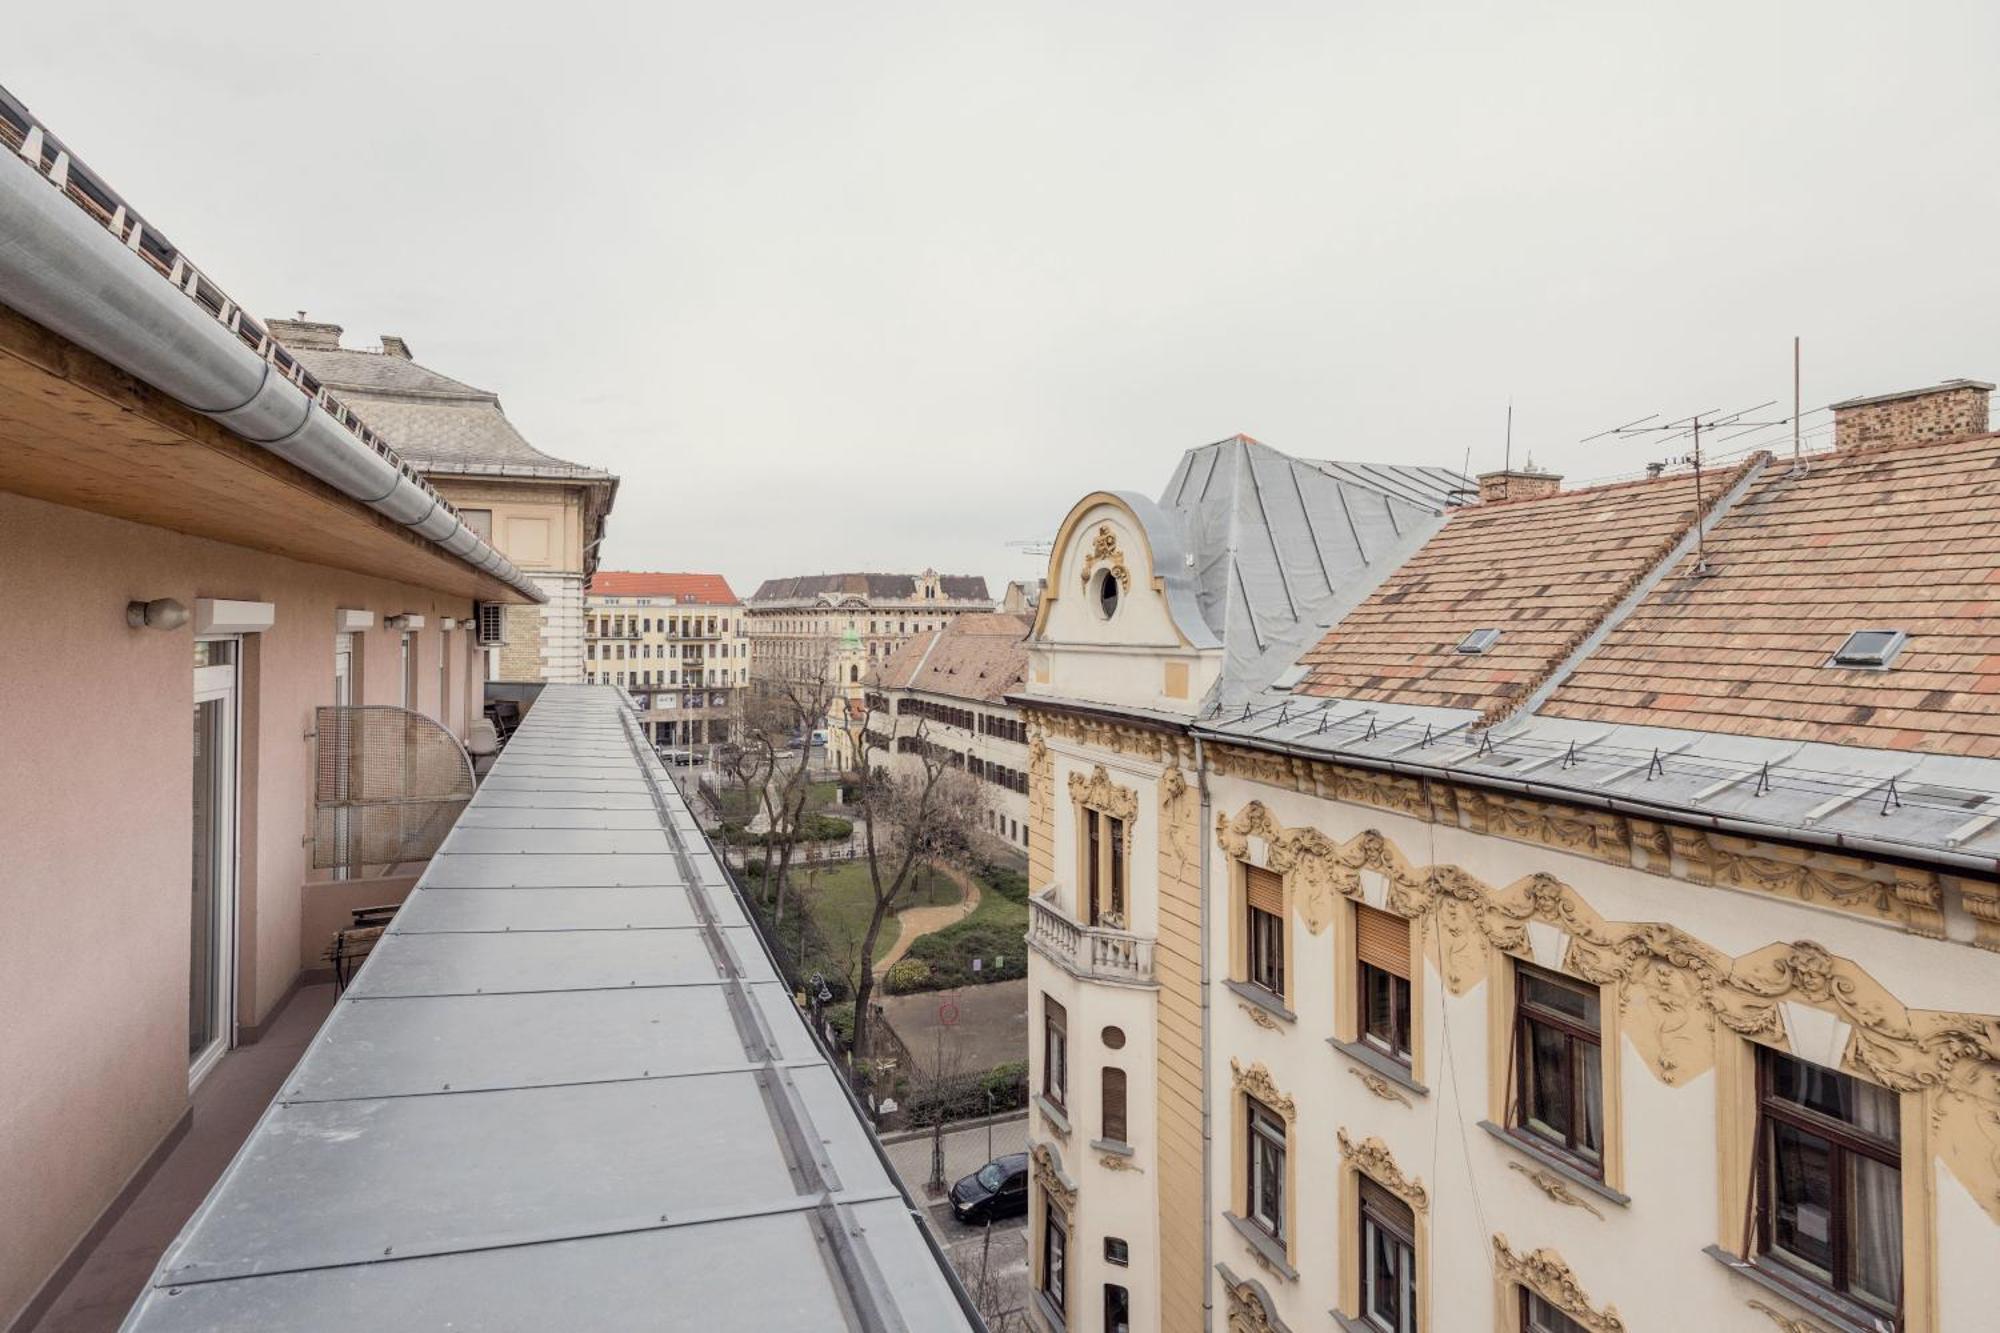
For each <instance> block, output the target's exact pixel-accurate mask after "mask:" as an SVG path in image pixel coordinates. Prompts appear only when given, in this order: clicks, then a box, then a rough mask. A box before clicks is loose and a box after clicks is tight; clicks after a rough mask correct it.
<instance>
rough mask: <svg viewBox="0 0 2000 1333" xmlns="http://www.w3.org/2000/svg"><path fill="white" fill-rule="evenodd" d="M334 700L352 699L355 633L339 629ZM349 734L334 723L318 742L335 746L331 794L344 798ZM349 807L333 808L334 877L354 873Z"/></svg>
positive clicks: (335, 645)
mask: <svg viewBox="0 0 2000 1333" xmlns="http://www.w3.org/2000/svg"><path fill="white" fill-rule="evenodd" d="M333 702H334V706H335V707H337V708H345V707H347V706H348V705H349V704H352V703H353V702H354V636H353V635H352V634H350V633H346V632H342V633H337V634H335V635H334V636H333ZM347 735H348V732H347V728H346V725H345V724H344V723H343V724H342V725H341V726H339V727H336V728H335V731H334V734H333V735H332V736H321V737H320V738H319V743H320V744H321V745H331V746H333V747H335V749H336V763H337V767H336V768H335V770H334V773H335V778H334V781H335V783H336V784H337V785H336V789H335V791H334V797H335V798H336V799H337V800H340V801H343V802H344V801H346V800H347V795H348V783H349V779H350V774H349V773H348V766H349V759H348V756H347V753H346V747H345V745H344V744H343V742H344V741H345V740H346V738H347ZM348 818H349V815H348V809H347V806H346V805H344V804H343V805H341V806H339V807H337V808H336V809H335V810H334V812H333V845H334V846H335V847H336V848H338V849H339V852H340V862H339V864H338V865H336V866H334V868H333V877H334V878H335V879H347V878H349V877H350V876H352V875H353V874H354V867H353V866H350V865H349V864H347V843H348V837H349V826H348Z"/></svg>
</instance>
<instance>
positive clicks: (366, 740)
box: [313, 704, 473, 869]
mask: <svg viewBox="0 0 2000 1333" xmlns="http://www.w3.org/2000/svg"><path fill="white" fill-rule="evenodd" d="M316 713H317V718H316V721H315V724H314V730H315V732H316V733H317V735H318V738H319V753H318V759H317V762H316V771H315V775H314V783H313V805H314V810H313V865H314V866H316V867H320V868H322V869H324V868H327V867H331V866H355V867H359V866H370V865H392V864H394V863H396V862H398V861H424V860H428V859H430V857H431V855H432V854H433V853H435V852H436V851H437V849H438V845H439V844H440V843H442V842H443V841H444V838H445V835H446V834H447V833H449V832H451V828H452V825H453V824H455V823H457V822H458V815H459V812H460V811H461V810H463V809H465V805H466V802H468V801H470V800H471V799H472V791H473V780H472V760H471V759H470V758H469V757H468V756H467V755H466V753H465V747H464V746H462V745H460V744H459V743H458V738H457V737H456V736H453V735H452V734H451V733H450V732H449V731H446V730H445V729H444V727H442V726H441V725H439V724H438V722H437V721H436V720H435V719H433V718H428V717H425V716H424V715H423V714H422V713H414V712H411V711H410V710H409V709H407V708H392V707H390V706H388V705H386V704H367V705H353V706H344V707H330V708H321V709H318V710H316Z"/></svg>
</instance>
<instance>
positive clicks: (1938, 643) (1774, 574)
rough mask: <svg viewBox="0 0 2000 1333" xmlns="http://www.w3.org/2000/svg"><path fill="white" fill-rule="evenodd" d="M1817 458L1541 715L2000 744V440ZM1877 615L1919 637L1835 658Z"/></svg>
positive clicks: (1874, 624) (1851, 741) (1777, 468)
mask: <svg viewBox="0 0 2000 1333" xmlns="http://www.w3.org/2000/svg"><path fill="white" fill-rule="evenodd" d="M1808 462H1809V466H1808V468H1807V470H1806V473H1805V475H1804V476H1793V475H1791V474H1790V473H1789V471H1788V469H1787V468H1786V467H1785V466H1784V465H1782V464H1779V465H1773V466H1772V467H1771V468H1769V469H1768V470H1767V471H1766V473H1765V474H1764V475H1763V476H1761V477H1759V478H1758V479H1757V481H1756V482H1755V483H1754V484H1753V485H1752V486H1751V488H1750V490H1749V491H1748V492H1747V493H1746V494H1745V495H1744V496H1743V498H1742V499H1741V500H1740V501H1738V502H1737V504H1736V505H1735V507H1734V508H1732V509H1731V510H1730V511H1729V512H1728V513H1727V515H1726V516H1725V517H1724V518H1723V520H1722V521H1721V522H1720V523H1719V524H1717V525H1716V526H1715V527H1714V529H1713V530H1712V531H1711V532H1710V533H1709V534H1708V537H1707V540H1706V546H1707V558H1708V565H1709V571H1710V572H1709V573H1707V574H1706V575H1702V576H1699V577H1697V576H1696V575H1695V574H1694V573H1693V571H1692V569H1691V568H1690V567H1689V566H1688V565H1687V564H1685V563H1683V565H1682V566H1681V567H1679V568H1677V569H1675V570H1673V571H1671V572H1670V573H1669V574H1668V576H1667V577H1666V578H1665V579H1663V580H1662V581H1661V582H1660V584H1659V585H1658V586H1657V587H1656V588H1654V589H1653V590H1652V591H1651V592H1650V593H1649V594H1648V595H1647V597H1646V598H1645V600H1644V601H1642V602H1641V603H1640V604H1639V605H1638V606H1637V607H1636V608H1634V610H1633V612H1632V614H1631V615H1630V616H1629V617H1627V618H1626V619H1625V620H1624V621H1623V622H1622V623H1621V624H1620V625H1618V627H1617V628H1616V629H1614V630H1613V631H1612V632H1611V633H1610V634H1609V635H1608V636H1607V637H1606V638H1605V641H1604V642H1603V643H1602V644H1600V645H1599V646H1598V647H1597V648H1596V649H1595V650H1594V651H1593V652H1592V653H1591V654H1590V655H1589V656H1588V657H1586V658H1585V659H1584V660H1583V662H1582V663H1581V664H1580V665H1579V666H1578V668H1577V669H1576V671H1575V672H1574V673H1573V674H1572V675H1570V676H1569V677H1568V678H1567V679H1566V680H1565V681H1564V682H1563V683H1562V685H1561V686H1560V688H1558V689H1557V690H1556V691H1555V692H1554V693H1553V694H1552V695H1551V696H1550V698H1549V699H1548V701H1547V702H1546V703H1545V704H1544V705H1543V706H1542V707H1541V708H1540V709H1539V710H1538V711H1539V712H1540V713H1541V714H1543V715H1546V716H1554V717H1565V718H1578V719H1586V720H1592V721H1603V722H1617V723H1635V724H1649V725H1655V726H1678V727H1686V728H1690V729H1697V730H1704V731H1722V732H1731V733H1736V734H1741V735H1751V736H1765V737H1771V738H1776V739H1783V740H1811V741H1823V742H1829V743H1835V744H1844V745H1856V746H1867V747H1872V748H1880V749H1896V750H1912V751H1922V752H1929V753H1937V754H1952V755H1968V756H1979V757H2000V513H1996V507H2000V436H1993V435H1985V436H1980V437H1978V438H1974V439H1966V440H1957V441H1953V442H1950V443H1942V444H1929V443H1926V444H1909V445H1899V446H1893V447H1888V448H1870V449H1865V450H1856V451H1852V452H1841V453H1836V454H1832V455H1820V456H1816V457H1813V458H1811V459H1809V460H1808ZM1447 530H1448V529H1447ZM1875 628H1884V629H1900V630H1903V631H1904V632H1906V633H1907V634H1908V635H1909V640H1908V643H1907V645H1906V646H1905V647H1904V648H1903V650H1902V651H1901V652H1900V653H1899V654H1898V655H1897V656H1896V657H1895V658H1894V660H1893V661H1892V662H1891V663H1890V664H1889V666H1888V668H1887V669H1886V670H1872V669H1864V668H1851V667H1834V666H1829V665H1828V663H1829V662H1830V661H1831V659H1832V656H1833V654H1834V652H1835V650H1837V649H1838V648H1839V647H1840V646H1841V644H1842V643H1843V642H1844V641H1845V640H1846V638H1847V636H1848V635H1849V634H1851V633H1852V632H1853V631H1855V630H1859V629H1875ZM1475 660H1476V659H1475Z"/></svg>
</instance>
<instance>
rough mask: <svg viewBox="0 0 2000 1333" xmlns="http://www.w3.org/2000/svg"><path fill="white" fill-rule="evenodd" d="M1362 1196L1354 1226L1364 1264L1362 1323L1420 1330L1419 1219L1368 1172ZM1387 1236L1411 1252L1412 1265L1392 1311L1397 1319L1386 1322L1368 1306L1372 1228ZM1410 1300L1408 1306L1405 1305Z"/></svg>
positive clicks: (1392, 1330) (1386, 1332) (1403, 1331)
mask: <svg viewBox="0 0 2000 1333" xmlns="http://www.w3.org/2000/svg"><path fill="white" fill-rule="evenodd" d="M1360 1195H1361V1197H1360V1200H1359V1202H1358V1204H1357V1207H1358V1210H1359V1213H1360V1216H1359V1218H1358V1219H1357V1221H1358V1223H1359V1224H1358V1225H1357V1226H1356V1227H1355V1229H1354V1231H1355V1236H1356V1238H1357V1243H1358V1244H1359V1245H1360V1247H1361V1267H1360V1269H1359V1278H1360V1290H1359V1291H1358V1292H1357V1293H1356V1295H1357V1296H1358V1298H1359V1299H1358V1301H1357V1303H1356V1304H1357V1308H1358V1309H1359V1310H1360V1311H1361V1324H1362V1326H1363V1327H1365V1328H1370V1329H1375V1330H1378V1331H1379V1333H1419V1330H1418V1326H1417V1284H1418V1270H1417V1220H1416V1214H1415V1213H1414V1212H1412V1211H1411V1209H1410V1206H1409V1205H1408V1204H1406V1203H1404V1202H1403V1201H1402V1200H1401V1199H1398V1198H1397V1197H1396V1196H1395V1195H1393V1194H1391V1193H1389V1191H1388V1190H1385V1189H1383V1188H1382V1187H1381V1186H1380V1185H1378V1184H1376V1183H1375V1182H1374V1181H1372V1180H1370V1179H1369V1178H1368V1177H1367V1176H1362V1177H1361V1191H1360ZM1371 1227H1372V1228H1373V1229H1374V1231H1376V1232H1380V1233H1381V1234H1383V1235H1385V1236H1387V1237H1388V1238H1389V1239H1390V1240H1391V1241H1392V1242H1394V1243H1395V1244H1396V1245H1397V1246H1398V1247H1399V1248H1400V1249H1401V1250H1403V1251H1404V1252H1405V1253H1406V1254H1407V1255H1408V1257H1409V1258H1408V1262H1409V1267H1408V1269H1407V1270H1405V1272H1404V1274H1403V1277H1404V1281H1403V1284H1402V1286H1401V1287H1400V1288H1399V1289H1398V1290H1397V1292H1396V1302H1397V1308H1396V1310H1395V1311H1394V1312H1393V1314H1392V1318H1393V1319H1394V1321H1395V1322H1393V1323H1389V1322H1384V1320H1383V1318H1382V1317H1381V1316H1380V1315H1379V1314H1378V1313H1377V1312H1376V1311H1375V1310H1373V1309H1371V1308H1370V1306H1369V1295H1370V1290H1371V1289H1370V1279H1371V1277H1372V1275H1373V1272H1374V1269H1373V1266H1372V1265H1373V1261H1374V1255H1373V1254H1371V1253H1370V1245H1369V1242H1370V1239H1371V1233H1370V1228H1371ZM1406 1300H1407V1301H1408V1302H1409V1304H1408V1306H1407V1307H1405V1306H1404V1305H1403V1302H1404V1301H1406Z"/></svg>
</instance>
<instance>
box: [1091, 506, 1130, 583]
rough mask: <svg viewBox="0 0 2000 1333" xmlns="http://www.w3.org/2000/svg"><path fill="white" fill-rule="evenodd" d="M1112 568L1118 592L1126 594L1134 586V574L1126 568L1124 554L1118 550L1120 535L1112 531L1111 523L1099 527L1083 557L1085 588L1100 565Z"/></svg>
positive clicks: (1101, 524)
mask: <svg viewBox="0 0 2000 1333" xmlns="http://www.w3.org/2000/svg"><path fill="white" fill-rule="evenodd" d="M1105 564H1108V565H1110V566H1111V577H1112V578H1114V579H1117V580H1118V590H1119V591H1120V592H1124V591H1126V590H1128V589H1130V588H1131V586H1132V573H1131V571H1130V570H1128V569H1126V568H1125V556H1124V553H1123V552H1121V551H1120V550H1119V549H1118V534H1117V533H1115V532H1113V531H1112V530H1111V525H1110V524H1109V523H1100V524H1098V525H1097V533H1096V535H1095V536H1093V537H1092V538H1091V539H1090V549H1089V550H1088V551H1086V552H1084V557H1083V574H1082V579H1083V586H1084V587H1086V588H1088V587H1089V586H1090V576H1091V575H1092V574H1094V573H1095V572H1096V571H1097V567H1098V566H1099V565H1105Z"/></svg>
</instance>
